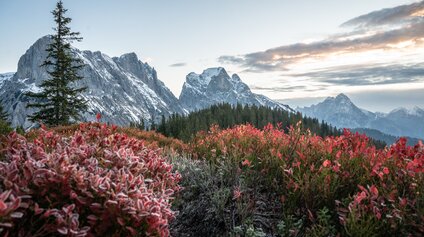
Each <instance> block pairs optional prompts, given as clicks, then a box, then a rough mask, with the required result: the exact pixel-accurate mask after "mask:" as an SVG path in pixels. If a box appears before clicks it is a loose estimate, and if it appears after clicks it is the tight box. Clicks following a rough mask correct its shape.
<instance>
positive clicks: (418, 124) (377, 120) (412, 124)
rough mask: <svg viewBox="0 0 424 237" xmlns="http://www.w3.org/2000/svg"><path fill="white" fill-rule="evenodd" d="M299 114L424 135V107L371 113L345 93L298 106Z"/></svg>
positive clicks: (340, 125)
mask: <svg viewBox="0 0 424 237" xmlns="http://www.w3.org/2000/svg"><path fill="white" fill-rule="evenodd" d="M297 110H298V111H299V112H301V113H302V114H304V115H306V116H309V117H314V118H318V119H320V120H324V121H326V122H328V123H330V124H332V125H333V126H336V127H338V128H368V129H376V130H378V131H380V132H383V133H385V134H388V135H392V136H395V137H401V136H409V137H412V138H420V139H424V110H423V109H421V108H419V107H415V108H414V109H412V110H408V109H405V108H399V109H395V110H393V111H391V112H389V113H380V112H377V113H373V112H370V111H367V110H364V109H361V108H359V107H357V106H356V105H355V104H354V103H353V102H352V101H351V100H350V99H349V97H347V96H346V95H345V94H339V95H337V96H336V97H328V98H327V99H325V100H324V101H322V102H320V103H318V104H316V105H312V106H309V107H303V108H298V109H297Z"/></svg>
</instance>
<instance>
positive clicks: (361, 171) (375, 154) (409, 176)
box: [190, 125, 424, 235]
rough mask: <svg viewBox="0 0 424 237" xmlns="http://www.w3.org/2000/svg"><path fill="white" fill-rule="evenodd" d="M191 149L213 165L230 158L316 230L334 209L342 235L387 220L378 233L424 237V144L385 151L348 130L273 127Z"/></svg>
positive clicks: (246, 128) (244, 128)
mask: <svg viewBox="0 0 424 237" xmlns="http://www.w3.org/2000/svg"><path fill="white" fill-rule="evenodd" d="M190 149H191V151H192V153H193V156H194V157H195V158H203V159H207V160H209V161H210V162H211V163H212V164H213V163H217V162H219V161H220V159H222V158H223V157H224V159H226V160H229V161H230V162H233V164H237V165H239V169H240V172H241V174H240V175H241V176H242V177H245V178H244V179H246V180H247V182H249V180H250V188H252V187H257V186H259V185H262V187H264V189H266V190H265V192H270V193H277V194H278V195H280V196H281V202H282V205H283V209H284V211H285V212H286V214H285V215H286V216H288V215H301V216H304V217H306V219H307V220H308V222H309V223H310V224H313V223H315V222H316V217H317V213H318V211H319V210H321V209H322V208H329V210H330V212H331V213H332V214H333V221H334V222H337V223H339V224H338V225H339V227H338V231H340V232H341V233H344V231H345V229H346V232H349V231H350V232H351V233H361V232H360V231H358V232H355V231H356V230H354V228H362V227H361V226H357V225H356V226H355V225H354V224H352V225H351V224H349V226H345V225H346V223H347V221H348V222H349V223H353V222H352V221H351V220H350V219H352V218H356V219H361V218H364V220H365V219H366V220H368V219H369V217H370V218H372V219H375V220H376V221H378V222H379V223H378V225H375V226H373V227H372V228H380V229H374V230H372V231H375V232H376V233H379V234H381V233H388V234H392V235H405V234H410V235H420V234H423V233H424V224H423V223H424V192H423V190H424V146H423V144H422V143H419V144H417V145H416V146H414V147H409V146H406V140H405V139H400V140H399V141H398V142H397V143H396V144H394V145H392V146H391V147H390V148H386V149H384V150H378V149H376V148H375V147H374V146H372V145H370V142H369V140H368V138H367V137H366V136H364V135H359V134H357V133H356V134H352V133H351V132H350V131H348V130H345V131H344V134H343V135H342V136H340V137H328V138H321V137H319V136H314V135H311V134H310V133H302V132H301V130H300V129H299V128H291V129H290V131H289V132H288V133H284V131H283V130H281V129H279V128H274V127H273V126H271V125H269V126H268V127H266V128H265V129H264V130H259V129H256V128H254V127H253V126H250V125H241V126H236V127H234V128H232V129H226V130H220V129H219V128H217V127H212V128H211V130H210V132H209V133H199V134H198V135H197V137H196V138H195V140H194V141H193V142H192V143H191V148H190ZM248 185H249V184H248ZM248 189H249V187H248V188H245V190H248ZM235 191H237V190H235ZM241 195H243V193H242V194H241ZM252 202H253V203H254V201H252ZM302 218H303V217H302ZM349 218H350V219H349ZM367 218H368V219H367ZM347 219H349V220H347ZM380 224H381V225H380ZM364 228H365V227H364ZM345 234H346V233H345Z"/></svg>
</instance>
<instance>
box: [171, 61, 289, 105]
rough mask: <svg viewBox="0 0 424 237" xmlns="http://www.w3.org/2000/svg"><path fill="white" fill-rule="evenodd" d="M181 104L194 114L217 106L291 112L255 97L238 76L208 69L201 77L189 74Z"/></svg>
mask: <svg viewBox="0 0 424 237" xmlns="http://www.w3.org/2000/svg"><path fill="white" fill-rule="evenodd" d="M179 99H180V102H181V104H182V105H183V106H184V107H185V108H186V109H187V110H189V111H195V110H199V109H203V108H206V107H209V106H211V105H213V104H218V103H224V102H225V103H230V104H237V103H240V104H250V105H263V106H268V107H271V108H281V109H285V110H289V111H292V109H291V108H290V107H288V106H287V105H283V104H280V103H278V102H275V101H273V100H271V99H269V98H267V97H265V96H262V95H258V94H254V93H252V91H251V90H250V88H249V87H248V86H247V85H246V84H245V83H243V82H242V80H241V79H240V77H239V76H238V75H237V74H233V75H232V76H231V77H230V76H229V75H228V73H227V71H226V70H225V69H224V68H222V67H214V68H208V69H205V70H204V71H203V72H202V73H201V74H197V73H194V72H192V73H189V74H188V75H187V77H186V81H185V83H184V85H183V89H182V91H181V94H180V98H179Z"/></svg>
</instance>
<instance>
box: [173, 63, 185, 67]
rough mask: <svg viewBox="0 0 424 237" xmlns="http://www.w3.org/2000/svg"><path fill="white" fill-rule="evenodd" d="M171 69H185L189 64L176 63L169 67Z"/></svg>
mask: <svg viewBox="0 0 424 237" xmlns="http://www.w3.org/2000/svg"><path fill="white" fill-rule="evenodd" d="M169 66H170V67H184V66H187V63H174V64H171V65H169Z"/></svg>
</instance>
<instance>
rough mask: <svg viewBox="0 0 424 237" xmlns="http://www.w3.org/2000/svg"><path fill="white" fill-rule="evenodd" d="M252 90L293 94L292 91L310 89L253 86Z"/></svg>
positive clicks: (302, 87) (301, 87)
mask: <svg viewBox="0 0 424 237" xmlns="http://www.w3.org/2000/svg"><path fill="white" fill-rule="evenodd" d="M250 89H252V90H259V91H272V92H292V91H296V90H304V91H308V90H310V89H308V87H307V86H280V87H275V86H272V87H271V86H270V87H263V86H251V87H250ZM316 90H318V89H316Z"/></svg>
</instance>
